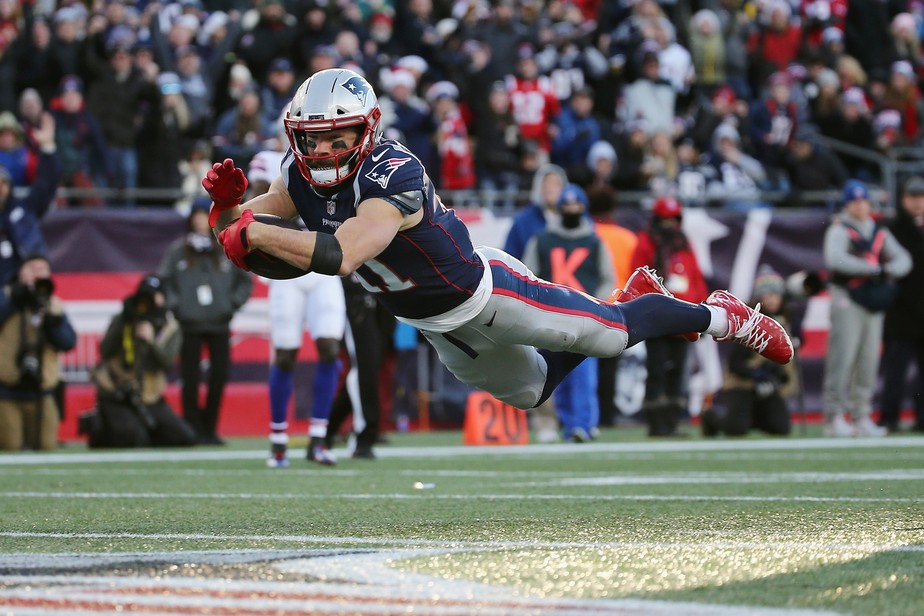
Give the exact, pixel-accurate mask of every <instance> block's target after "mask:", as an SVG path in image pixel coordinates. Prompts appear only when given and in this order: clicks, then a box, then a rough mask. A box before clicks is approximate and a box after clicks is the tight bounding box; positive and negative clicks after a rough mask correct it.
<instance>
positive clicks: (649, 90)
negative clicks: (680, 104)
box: [618, 48, 677, 134]
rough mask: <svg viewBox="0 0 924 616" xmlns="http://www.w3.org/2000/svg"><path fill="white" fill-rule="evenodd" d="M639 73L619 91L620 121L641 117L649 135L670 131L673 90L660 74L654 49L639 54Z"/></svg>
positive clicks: (672, 124) (672, 121)
mask: <svg viewBox="0 0 924 616" xmlns="http://www.w3.org/2000/svg"><path fill="white" fill-rule="evenodd" d="M639 66H640V67H641V76H640V77H639V78H638V79H637V80H635V81H633V82H632V83H631V84H629V85H628V86H626V88H625V90H624V91H623V99H622V101H621V104H620V107H619V110H618V115H619V117H620V118H621V119H622V120H623V121H624V122H629V121H631V120H638V119H642V120H644V121H645V126H646V128H647V130H648V133H649V134H653V133H655V132H657V131H667V132H668V133H669V134H674V131H675V130H676V126H675V125H674V105H675V102H676V99H677V93H676V92H675V91H674V88H673V86H671V84H670V83H669V82H668V81H665V80H664V79H662V78H661V76H660V70H661V63H660V60H659V59H658V52H657V51H656V50H653V49H650V48H648V49H643V50H642V51H641V53H640V55H639Z"/></svg>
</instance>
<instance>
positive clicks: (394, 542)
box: [0, 531, 924, 566]
mask: <svg viewBox="0 0 924 616" xmlns="http://www.w3.org/2000/svg"><path fill="white" fill-rule="evenodd" d="M0 537H9V538H25V539H103V540H115V539H133V540H140V541H242V542H257V541H268V542H273V543H301V544H306V545H310V544H320V545H323V546H325V547H328V548H329V547H330V546H332V545H341V546H386V547H394V546H407V547H415V548H416V547H440V548H447V549H454V550H466V551H494V550H506V549H520V548H525V549H540V550H542V549H549V550H563V549H613V550H619V549H642V550H644V549H703V550H719V549H723V550H758V549H760V550H764V549H771V550H773V549H786V550H814V551H830V552H870V553H873V552H877V553H878V552H889V551H892V552H915V553H917V552H924V545H904V544H900V543H831V542H825V541H731V540H729V541H663V542H662V541H598V542H587V541H456V540H439V539H398V538H388V537H384V538H378V537H322V536H317V535H221V534H206V533H201V534H197V533H53V532H49V533H42V532H15V531H9V532H0ZM28 556H31V557H33V558H34V557H35V556H36V554H31V555H28V554H23V555H18V556H17V555H11V554H0V566H9V565H12V564H15V563H16V562H18V560H13V561H11V562H10V563H7V561H6V559H7V558H8V557H10V558H15V559H24V558H27V557H28ZM82 557H83V558H90V557H92V554H91V553H84V554H83V555H82Z"/></svg>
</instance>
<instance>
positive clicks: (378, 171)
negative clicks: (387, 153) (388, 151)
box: [366, 157, 411, 188]
mask: <svg viewBox="0 0 924 616" xmlns="http://www.w3.org/2000/svg"><path fill="white" fill-rule="evenodd" d="M372 160H375V157H372ZM410 160H411V159H410V158H386V159H385V160H383V161H382V162H380V163H379V164H377V165H376V166H375V167H373V168H372V170H371V171H370V172H369V173H367V174H366V177H367V178H369V179H370V180H372V181H373V182H375V183H376V184H378V185H379V186H381V187H382V188H388V181H389V180H390V179H391V176H392V175H394V173H395V171H396V170H397V169H398V167H400V166H401V165H403V164H404V163H406V162H409V161H410Z"/></svg>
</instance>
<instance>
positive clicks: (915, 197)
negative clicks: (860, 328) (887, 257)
mask: <svg viewBox="0 0 924 616" xmlns="http://www.w3.org/2000/svg"><path fill="white" fill-rule="evenodd" d="M889 228H890V229H891V231H892V235H894V236H895V239H896V240H898V243H899V244H901V245H902V246H904V247H905V250H907V251H908V252H909V253H910V254H911V262H912V267H911V272H910V273H909V274H908V275H907V276H905V277H904V278H902V279H901V280H899V281H898V294H897V295H896V297H895V302H894V303H893V304H892V305H891V306H890V307H889V309H888V311H887V312H886V317H885V326H884V330H883V339H884V342H885V349H884V353H883V357H882V365H883V375H882V378H883V381H882V399H881V400H880V409H881V413H880V416H879V425H880V426H881V427H883V428H885V429H886V430H888V431H889V432H897V431H898V430H899V427H900V426H899V419H900V411H901V409H902V405H903V403H904V401H905V398H906V396H905V394H906V388H905V384H906V382H907V378H908V368H909V367H911V364H914V365H915V367H916V376H915V379H914V381H912V387H911V392H910V393H911V396H910V397H911V400H912V401H913V407H914V424H913V425H912V427H911V429H912V430H913V431H915V432H924V178H921V177H913V178H911V179H909V180H908V181H907V182H906V183H905V188H904V192H903V194H902V200H901V207H900V208H899V210H898V214H897V215H896V217H895V220H894V221H893V222H892V224H890V225H889Z"/></svg>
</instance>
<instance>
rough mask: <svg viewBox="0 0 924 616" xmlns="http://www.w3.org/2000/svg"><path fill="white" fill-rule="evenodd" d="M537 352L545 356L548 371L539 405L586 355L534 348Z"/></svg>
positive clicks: (537, 404)
mask: <svg viewBox="0 0 924 616" xmlns="http://www.w3.org/2000/svg"><path fill="white" fill-rule="evenodd" d="M536 350H537V351H539V354H540V355H542V357H544V358H545V363H546V364H547V365H548V367H549V368H548V372H547V373H546V375H545V386H544V387H543V388H542V394H541V395H540V396H539V402H537V403H536V406H539V405H540V404H542V403H543V402H545V401H546V400H548V399H549V396H551V395H552V392H554V391H555V388H556V387H558V385H559V383H561V382H562V380H563V379H564V378H565V377H566V376H568V373H569V372H571V371H572V370H574V369H575V368H577V367H578V364H580V363H581V362H582V361H584V360H585V359H587V356H586V355H581V354H580V353H571V352H569V351H548V350H546V349H536ZM533 408H535V407H533Z"/></svg>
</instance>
